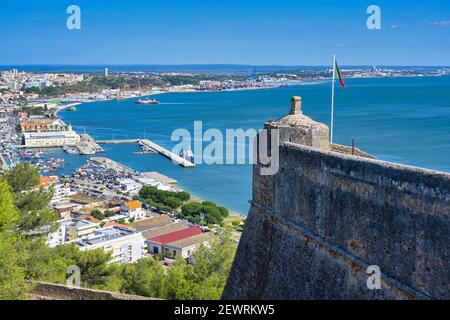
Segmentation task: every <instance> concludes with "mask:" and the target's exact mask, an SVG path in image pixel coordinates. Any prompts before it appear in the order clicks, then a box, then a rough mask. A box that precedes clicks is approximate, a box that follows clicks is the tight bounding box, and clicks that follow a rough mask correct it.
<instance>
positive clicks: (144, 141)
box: [96, 139, 195, 168]
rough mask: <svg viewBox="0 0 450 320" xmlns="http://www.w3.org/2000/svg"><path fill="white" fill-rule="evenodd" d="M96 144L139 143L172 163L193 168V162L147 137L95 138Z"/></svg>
mask: <svg viewBox="0 0 450 320" xmlns="http://www.w3.org/2000/svg"><path fill="white" fill-rule="evenodd" d="M96 142H97V143H98V144H119V143H140V144H142V145H143V146H145V147H147V148H149V149H151V150H154V151H155V152H157V153H159V154H161V155H163V156H165V157H167V158H169V159H170V160H172V162H173V163H176V164H178V165H180V166H182V167H185V168H194V167H195V164H193V163H192V162H190V161H188V160H186V159H184V158H183V157H180V156H179V155H177V154H175V153H173V152H172V151H169V150H167V149H166V148H164V147H161V146H160V145H159V144H156V143H154V142H152V141H150V140H148V139H124V140H97V141H96Z"/></svg>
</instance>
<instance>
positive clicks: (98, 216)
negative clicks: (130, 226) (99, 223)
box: [91, 210, 105, 220]
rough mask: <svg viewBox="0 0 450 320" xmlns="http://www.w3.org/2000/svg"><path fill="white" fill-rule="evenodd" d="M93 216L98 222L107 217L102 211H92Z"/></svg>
mask: <svg viewBox="0 0 450 320" xmlns="http://www.w3.org/2000/svg"><path fill="white" fill-rule="evenodd" d="M91 216H93V217H94V218H95V219H98V220H103V219H105V215H104V214H103V213H102V212H101V211H100V210H92V211H91Z"/></svg>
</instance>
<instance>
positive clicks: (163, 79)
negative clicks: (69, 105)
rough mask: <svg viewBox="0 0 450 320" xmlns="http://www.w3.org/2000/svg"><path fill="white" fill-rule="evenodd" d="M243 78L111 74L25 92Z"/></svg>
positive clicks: (54, 92) (57, 92) (50, 92)
mask: <svg viewBox="0 0 450 320" xmlns="http://www.w3.org/2000/svg"><path fill="white" fill-rule="evenodd" d="M229 79H234V80H243V79H244V77H243V76H240V75H223V74H217V75H216V74H210V75H205V74H202V75H200V74H196V75H195V74H194V75H168V74H152V75H150V76H147V77H135V76H129V75H110V76H108V77H104V76H93V77H90V78H88V79H86V80H84V81H81V82H79V83H76V84H73V85H62V86H59V87H56V86H52V87H44V88H38V87H33V88H29V89H26V90H25V92H28V93H36V94H39V95H41V96H45V97H56V96H61V95H64V94H69V93H80V92H87V93H93V92H96V91H99V90H102V89H119V88H121V89H132V90H138V89H139V87H140V88H141V89H150V88H152V87H169V86H179V85H198V84H200V81H202V80H215V81H223V80H229Z"/></svg>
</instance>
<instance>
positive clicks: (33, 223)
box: [15, 188, 59, 235]
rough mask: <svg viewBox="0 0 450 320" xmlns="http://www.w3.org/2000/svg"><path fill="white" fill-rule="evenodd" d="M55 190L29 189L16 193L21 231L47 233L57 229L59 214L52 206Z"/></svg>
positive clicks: (38, 233)
mask: <svg viewBox="0 0 450 320" xmlns="http://www.w3.org/2000/svg"><path fill="white" fill-rule="evenodd" d="M52 198H53V190H49V191H48V190H45V189H43V188H41V189H39V190H33V191H28V192H24V193H18V194H16V201H15V204H16V207H17V209H18V210H19V211H20V223H19V226H18V228H19V231H22V232H29V231H33V234H35V235H36V234H37V235H46V234H48V233H49V232H52V231H54V230H56V227H57V224H56V221H57V220H58V219H59V215H58V214H57V213H56V211H55V210H53V209H52V208H50V206H49V204H50V201H51V199H52Z"/></svg>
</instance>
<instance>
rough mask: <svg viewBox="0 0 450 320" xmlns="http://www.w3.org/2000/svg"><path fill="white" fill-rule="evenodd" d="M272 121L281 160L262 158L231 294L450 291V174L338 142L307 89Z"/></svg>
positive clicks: (393, 295)
mask: <svg viewBox="0 0 450 320" xmlns="http://www.w3.org/2000/svg"><path fill="white" fill-rule="evenodd" d="M265 128H267V129H278V130H279V136H280V148H279V170H278V172H277V173H276V174H275V175H262V174H261V170H260V169H261V167H263V165H262V164H257V165H255V166H254V168H253V170H254V172H253V199H252V204H251V208H250V212H249V216H248V218H247V222H246V226H245V230H244V233H243V235H242V238H241V241H240V244H239V247H238V251H237V254H236V258H235V261H234V263H233V267H232V270H231V273H230V276H229V279H228V282H227V285H226V288H225V291H224V294H223V298H224V299H449V298H450V174H446V173H441V172H436V171H431V170H425V169H420V168H415V167H410V166H404V165H398V164H393V163H388V162H383V161H378V160H374V159H372V157H370V156H369V155H367V154H365V153H364V152H362V151H361V150H358V149H352V148H348V147H344V146H338V145H333V144H330V143H329V142H328V136H329V133H328V127H327V126H325V125H323V124H321V123H317V122H315V121H313V120H311V119H310V118H308V117H306V116H304V115H303V114H302V111H301V99H300V98H298V97H293V99H292V103H291V111H290V113H289V115H287V116H286V117H284V118H282V119H280V120H277V121H272V122H267V123H266V124H265ZM370 265H376V266H378V267H379V269H380V271H381V289H369V288H368V286H367V279H368V277H369V274H368V273H367V272H366V271H367V267H368V266H370Z"/></svg>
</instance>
